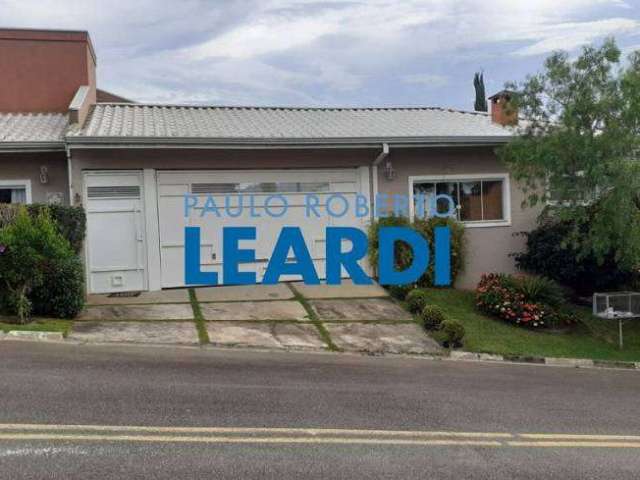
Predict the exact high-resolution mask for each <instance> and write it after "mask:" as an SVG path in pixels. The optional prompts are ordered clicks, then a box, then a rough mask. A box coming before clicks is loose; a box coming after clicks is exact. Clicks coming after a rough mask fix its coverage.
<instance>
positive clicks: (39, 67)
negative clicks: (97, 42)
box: [0, 28, 96, 113]
mask: <svg viewBox="0 0 640 480" xmlns="http://www.w3.org/2000/svg"><path fill="white" fill-rule="evenodd" d="M83 86H85V87H86V89H84V90H83V92H82V99H83V100H84V101H86V102H87V103H95V101H96V56H95V53H94V51H93V46H92V44H91V39H90V38H89V34H88V33H87V32H83V31H61V30H22V29H12V28H3V29H0V112H16V113H18V112H22V113H35V112H60V113H65V112H68V111H69V106H70V104H71V103H72V100H74V97H75V98H76V100H77V94H78V93H79V92H78V90H79V89H80V87H83ZM76 103H77V101H76Z"/></svg>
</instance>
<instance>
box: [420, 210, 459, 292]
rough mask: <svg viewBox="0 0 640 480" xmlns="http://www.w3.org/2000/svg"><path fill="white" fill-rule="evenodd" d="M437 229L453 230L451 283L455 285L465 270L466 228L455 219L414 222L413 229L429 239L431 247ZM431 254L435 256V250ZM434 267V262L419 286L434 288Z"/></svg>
mask: <svg viewBox="0 0 640 480" xmlns="http://www.w3.org/2000/svg"><path fill="white" fill-rule="evenodd" d="M436 227H449V229H450V230H451V283H452V284H453V282H455V281H456V278H458V274H459V273H460V272H461V271H462V270H463V268H464V256H465V243H464V226H463V225H462V224H461V223H460V222H457V221H456V220H454V219H453V218H440V217H431V218H428V219H426V220H423V219H416V220H415V221H414V222H413V228H414V229H415V230H417V231H418V232H419V233H420V234H421V235H422V236H423V237H424V238H426V239H427V241H428V242H429V245H433V240H434V238H435V232H434V229H435V228H436ZM431 253H432V254H433V248H432V250H431ZM433 267H434V262H432V261H431V262H429V268H428V269H427V271H426V272H425V274H424V275H423V276H422V277H421V278H420V280H418V285H419V286H421V287H432V286H433V282H434V275H435V273H434V270H433Z"/></svg>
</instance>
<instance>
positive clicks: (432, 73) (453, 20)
mask: <svg viewBox="0 0 640 480" xmlns="http://www.w3.org/2000/svg"><path fill="white" fill-rule="evenodd" d="M0 26H3V27H23V28H57V29H79V30H88V31H89V32H90V35H91V38H92V41H93V44H94V47H95V50H96V53H97V56H98V87H99V88H103V89H105V90H109V91H112V92H114V93H116V94H119V95H122V96H125V97H128V98H131V99H133V100H136V101H139V102H149V103H179V104H213V105H259V106H264V105H281V106H414V105H423V106H441V107H451V108H457V109H463V110H472V109H473V101H474V95H475V94H474V89H473V74H474V72H476V71H483V72H484V77H485V84H486V90H487V94H488V95H490V94H491V93H495V92H497V91H498V90H500V89H501V88H502V87H503V86H504V84H505V82H507V81H518V80H522V79H523V78H525V76H526V75H527V74H528V73H535V72H536V71H538V70H540V68H541V66H542V63H543V61H544V58H545V57H546V56H547V55H549V54H550V53H551V52H552V51H554V50H558V49H563V50H567V51H569V52H570V54H572V55H576V54H577V53H578V52H579V50H580V48H581V46H582V45H585V44H589V43H595V44H598V43H600V42H602V40H603V39H604V38H605V37H607V36H614V37H615V38H616V41H617V42H618V45H619V46H620V47H621V49H622V50H623V52H625V53H628V52H631V51H633V50H636V49H639V50H640V0H541V1H535V0H529V1H521V0H484V1H477V0H449V1H446V0H405V1H399V0H398V1H391V0H360V1H358V0H351V1H341V0H333V1H313V0H243V1H233V0H228V1H227V0H208V1H205V0H175V1H165V0H139V1H132V0H108V1H105V0H99V1H92V0H77V1H72V0H40V1H32V0H15V1H14V0H0Z"/></svg>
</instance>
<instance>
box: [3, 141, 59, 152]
mask: <svg viewBox="0 0 640 480" xmlns="http://www.w3.org/2000/svg"><path fill="white" fill-rule="evenodd" d="M64 150H65V144H64V142H0V152H5V153H6V152H59V151H64Z"/></svg>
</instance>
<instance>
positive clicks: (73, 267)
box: [31, 251, 85, 318]
mask: <svg viewBox="0 0 640 480" xmlns="http://www.w3.org/2000/svg"><path fill="white" fill-rule="evenodd" d="M45 268H46V270H45V272H44V282H43V283H42V285H40V286H38V287H35V288H34V289H33V291H32V292H31V298H32V301H33V311H34V313H37V314H39V315H46V316H50V317H57V318H74V317H75V316H77V315H78V314H79V313H80V312H81V311H82V309H83V308H84V299H85V291H84V268H83V264H82V262H81V261H80V258H78V256H77V255H75V254H74V253H73V252H71V251H70V252H69V254H68V255H66V256H63V257H58V258H55V259H49V261H48V262H47V265H46V266H45Z"/></svg>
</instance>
